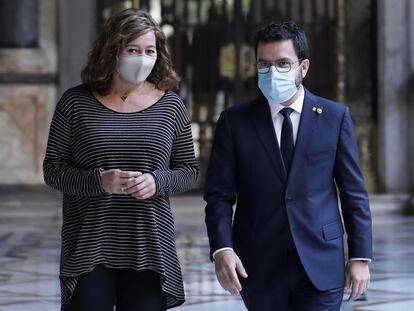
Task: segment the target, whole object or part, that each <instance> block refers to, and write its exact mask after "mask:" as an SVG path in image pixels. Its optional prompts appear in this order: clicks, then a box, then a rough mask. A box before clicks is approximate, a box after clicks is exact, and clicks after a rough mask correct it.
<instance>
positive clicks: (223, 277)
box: [214, 250, 247, 295]
mask: <svg viewBox="0 0 414 311" xmlns="http://www.w3.org/2000/svg"><path fill="white" fill-rule="evenodd" d="M214 260H215V263H216V275H217V280H218V281H219V283H220V285H221V287H223V288H224V289H225V290H227V291H229V292H230V293H231V294H232V295H238V294H239V293H240V291H241V290H242V286H241V284H240V281H239V278H238V276H237V273H238V274H240V276H242V277H243V278H247V273H246V270H244V267H243V264H242V262H241V260H240V258H239V257H238V256H237V255H236V253H235V252H234V251H233V250H223V251H221V252H219V253H217V254H216V255H215V258H214Z"/></svg>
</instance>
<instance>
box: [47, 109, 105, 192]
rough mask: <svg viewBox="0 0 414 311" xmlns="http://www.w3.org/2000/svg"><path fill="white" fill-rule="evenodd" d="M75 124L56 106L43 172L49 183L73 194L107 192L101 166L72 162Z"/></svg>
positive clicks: (57, 188)
mask: <svg viewBox="0 0 414 311" xmlns="http://www.w3.org/2000/svg"><path fill="white" fill-rule="evenodd" d="M72 148H73V146H72V126H71V122H70V120H69V119H68V117H67V116H65V115H64V114H63V113H62V112H61V111H59V110H58V109H56V111H55V113H54V115H53V119H52V123H51V126H50V132H49V139H48V143H47V149H46V156H45V159H44V161H43V175H44V180H45V182H46V184H47V185H48V186H50V187H52V188H54V189H56V190H59V191H61V192H63V193H65V194H70V195H80V196H89V195H98V194H104V193H105V190H104V189H103V187H102V183H101V177H100V169H99V168H96V169H93V170H83V169H78V168H76V167H74V166H73V163H72Z"/></svg>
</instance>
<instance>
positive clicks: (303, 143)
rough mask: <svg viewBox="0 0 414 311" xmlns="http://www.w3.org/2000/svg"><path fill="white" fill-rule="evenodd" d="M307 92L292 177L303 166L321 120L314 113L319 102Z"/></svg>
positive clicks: (293, 161) (293, 160) (294, 154)
mask: <svg viewBox="0 0 414 311" xmlns="http://www.w3.org/2000/svg"><path fill="white" fill-rule="evenodd" d="M304 90H305V98H304V102H303V108H302V113H301V116H300V122H299V129H298V134H297V137H296V144H295V150H294V153H293V159H292V164H291V168H290V174H289V175H290V176H292V175H293V173H294V172H295V171H296V169H297V168H298V166H300V165H302V164H303V163H302V161H301V156H303V155H304V154H306V150H307V146H308V144H309V142H310V141H311V140H312V135H313V133H314V131H315V130H316V128H317V127H318V123H319V120H320V119H321V118H320V117H318V115H317V114H316V112H314V111H313V108H314V107H315V108H319V107H320V105H318V103H317V102H315V100H314V99H313V98H312V94H310V93H309V91H308V90H306V89H305V88H304Z"/></svg>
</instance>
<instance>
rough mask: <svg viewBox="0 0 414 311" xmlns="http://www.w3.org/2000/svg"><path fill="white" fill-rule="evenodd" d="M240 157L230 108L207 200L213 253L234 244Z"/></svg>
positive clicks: (220, 128)
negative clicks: (233, 218) (235, 144)
mask: <svg viewBox="0 0 414 311" xmlns="http://www.w3.org/2000/svg"><path fill="white" fill-rule="evenodd" d="M235 163H236V160H235V157H234V150H233V143H232V137H231V131H230V127H229V124H228V120H227V115H226V112H223V113H222V114H221V116H220V118H219V120H218V122H217V128H216V134H215V138H214V144H213V149H212V152H211V158H210V164H209V168H208V172H207V177H206V185H205V194H204V200H205V201H206V202H207V205H206V209H205V212H206V219H205V221H206V225H207V232H208V237H209V241H210V255H211V259H213V253H214V252H215V251H216V250H219V249H221V248H233V238H232V216H233V205H234V203H235V202H236V165H235Z"/></svg>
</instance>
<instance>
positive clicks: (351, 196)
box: [335, 108, 372, 259]
mask: <svg viewBox="0 0 414 311" xmlns="http://www.w3.org/2000/svg"><path fill="white" fill-rule="evenodd" d="M335 181H336V184H337V186H338V189H339V195H340V199H341V208H342V214H343V218H344V224H345V229H346V232H347V235H348V248H349V258H366V259H371V258H372V229H371V212H370V208H369V200H368V194H367V191H366V189H365V182H364V178H363V175H362V172H361V169H360V165H359V157H358V146H357V143H356V139H355V136H354V132H353V124H352V120H351V116H350V113H349V109H348V108H347V109H346V111H345V113H344V117H343V121H342V127H341V133H340V138H339V144H338V151H337V158H336V162H335Z"/></svg>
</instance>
